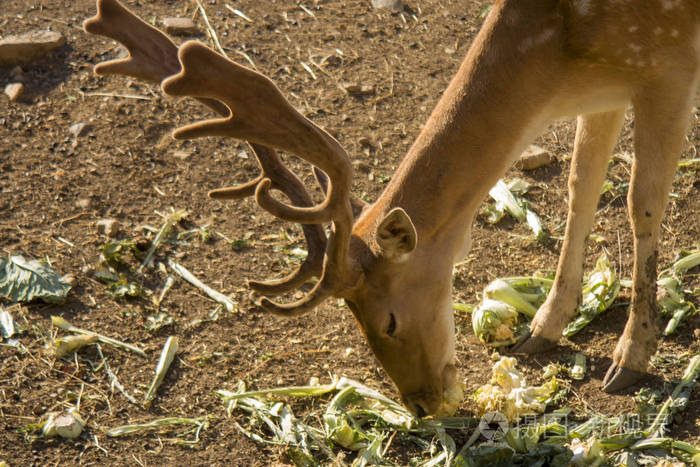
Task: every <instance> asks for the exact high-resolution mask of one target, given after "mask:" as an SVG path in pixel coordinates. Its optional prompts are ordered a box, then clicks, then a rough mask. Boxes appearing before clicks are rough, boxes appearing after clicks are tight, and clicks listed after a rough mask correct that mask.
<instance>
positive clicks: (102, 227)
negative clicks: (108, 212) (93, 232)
mask: <svg viewBox="0 0 700 467" xmlns="http://www.w3.org/2000/svg"><path fill="white" fill-rule="evenodd" d="M117 232H119V221H118V220H116V219H102V220H99V221H97V233H99V234H104V235H107V236H108V237H114V236H115V235H117Z"/></svg>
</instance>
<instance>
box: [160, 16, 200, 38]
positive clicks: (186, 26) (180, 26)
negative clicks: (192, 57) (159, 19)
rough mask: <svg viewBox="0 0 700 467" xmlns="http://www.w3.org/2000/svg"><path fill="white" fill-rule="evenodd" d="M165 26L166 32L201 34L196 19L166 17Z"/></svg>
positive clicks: (179, 34)
mask: <svg viewBox="0 0 700 467" xmlns="http://www.w3.org/2000/svg"><path fill="white" fill-rule="evenodd" d="M163 27H164V28H165V32H167V33H168V34H174V35H176V36H191V35H194V34H199V28H197V25H195V24H194V21H192V20H191V19H189V18H175V17H171V18H165V19H164V20H163Z"/></svg>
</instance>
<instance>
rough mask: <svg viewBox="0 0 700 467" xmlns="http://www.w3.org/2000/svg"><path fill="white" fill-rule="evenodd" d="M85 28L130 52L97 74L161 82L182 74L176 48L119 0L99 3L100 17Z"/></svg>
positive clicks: (87, 21)
mask: <svg viewBox="0 0 700 467" xmlns="http://www.w3.org/2000/svg"><path fill="white" fill-rule="evenodd" d="M83 28H84V29H85V31H86V32H89V33H91V34H99V35H101V36H106V37H109V38H110V39H114V40H115V41H117V42H120V43H121V44H123V45H124V46H125V47H126V49H127V50H128V51H129V57H128V58H125V59H118V60H110V61H108V62H104V63H100V64H99V65H97V66H96V67H95V73H97V74H98V75H107V74H119V75H127V76H133V77H134V78H139V79H145V80H147V81H153V82H156V83H160V82H161V81H162V80H163V79H164V78H166V77H168V76H170V75H173V74H175V73H177V72H178V71H180V63H179V62H178V60H177V46H176V45H175V44H173V42H172V41H171V40H170V39H169V38H168V36H166V35H165V34H163V33H162V32H160V31H159V30H158V29H156V28H154V27H153V26H151V25H150V24H148V23H146V22H144V21H143V20H141V18H139V17H138V16H136V15H134V14H133V13H132V12H130V11H129V10H128V9H126V8H125V7H124V6H123V5H121V4H120V3H119V2H118V1H117V0H97V14H96V15H95V16H93V17H92V18H89V19H87V20H85V22H84V23H83Z"/></svg>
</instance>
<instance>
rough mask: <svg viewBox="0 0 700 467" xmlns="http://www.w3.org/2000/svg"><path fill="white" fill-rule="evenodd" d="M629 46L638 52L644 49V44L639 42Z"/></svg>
mask: <svg viewBox="0 0 700 467" xmlns="http://www.w3.org/2000/svg"><path fill="white" fill-rule="evenodd" d="M628 47H629V48H630V49H631V50H632V51H633V52H634V53H636V54H638V53H639V52H641V51H642V46H641V45H638V44H629V45H628Z"/></svg>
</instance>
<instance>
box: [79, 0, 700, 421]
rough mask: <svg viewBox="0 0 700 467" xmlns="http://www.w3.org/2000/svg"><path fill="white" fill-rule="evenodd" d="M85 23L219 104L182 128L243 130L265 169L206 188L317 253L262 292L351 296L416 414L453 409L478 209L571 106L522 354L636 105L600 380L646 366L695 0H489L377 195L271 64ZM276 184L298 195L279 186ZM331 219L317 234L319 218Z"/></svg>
mask: <svg viewBox="0 0 700 467" xmlns="http://www.w3.org/2000/svg"><path fill="white" fill-rule="evenodd" d="M97 8H98V13H97V16H95V17H94V18H91V19H89V20H87V21H86V22H85V30H86V31H87V32H89V33H94V34H101V35H104V36H107V37H109V38H112V39H115V40H117V41H119V42H121V43H122V44H124V45H125V46H126V47H127V49H128V50H129V53H130V56H129V58H127V59H124V60H113V61H109V62H107V63H102V64H99V65H97V67H96V68H95V71H96V72H97V73H98V74H122V75H128V76H133V77H137V78H142V79H145V80H149V81H153V82H156V83H161V87H162V89H163V91H164V92H165V93H166V94H168V95H173V96H190V97H194V98H197V99H198V100H200V101H201V102H203V103H204V104H206V105H208V106H209V107H210V108H212V109H213V110H214V111H216V112H218V113H219V114H221V115H222V116H223V118H221V119H215V120H209V121H204V122H199V123H195V124H192V125H189V126H186V127H184V128H181V129H178V130H176V131H175V133H174V137H175V138H178V139H184V138H196V137H201V136H212V135H213V136H229V137H234V138H239V139H243V140H247V141H248V142H249V143H250V145H251V147H252V149H253V150H254V152H255V154H256V156H257V159H258V161H259V163H260V166H261V169H262V173H261V175H260V176H259V177H258V178H256V179H255V180H252V181H250V182H248V183H246V184H244V185H242V186H238V187H231V188H222V189H218V190H214V191H212V192H210V193H209V195H210V196H211V197H212V198H219V199H233V198H242V197H245V196H253V195H254V196H255V199H256V201H257V203H258V204H259V205H260V206H261V207H262V208H263V209H265V210H267V211H269V212H271V213H272V214H274V215H275V216H277V217H279V218H281V219H285V220H288V221H291V222H297V223H300V224H302V226H303V231H304V235H305V237H306V240H307V242H308V247H309V254H308V257H307V259H306V261H305V262H304V263H303V264H302V265H301V267H300V268H299V269H298V270H297V271H295V272H294V273H293V274H291V275H290V276H289V277H287V278H285V279H282V280H277V281H273V282H250V286H251V288H253V289H254V290H256V291H257V292H259V293H261V294H263V295H275V294H280V293H283V292H288V291H290V290H293V289H295V288H297V287H298V286H300V285H301V284H303V283H304V282H306V281H307V280H308V279H309V278H311V277H312V276H316V277H318V278H319V280H318V282H317V283H316V285H315V286H314V287H313V289H312V290H311V291H310V292H309V293H308V294H307V295H306V296H305V297H304V298H302V299H300V300H298V301H296V302H294V303H287V304H279V303H276V302H273V301H271V300H270V299H268V298H262V299H261V300H260V302H259V303H260V306H262V308H264V309H266V310H269V311H271V312H274V313H277V314H280V315H284V316H294V315H299V314H301V313H304V312H307V311H309V310H311V309H313V308H314V307H315V306H317V305H318V304H320V303H321V302H322V301H323V300H324V299H326V298H327V297H330V296H333V297H340V298H343V299H345V302H346V303H347V304H348V306H349V307H350V309H351V310H352V312H353V314H354V315H355V317H356V318H357V321H358V322H359V325H360V327H361V328H362V330H363V332H364V333H365V335H366V336H367V339H368V341H369V344H370V346H371V348H372V350H373V351H374V353H375V355H376V356H377V358H378V359H379V361H380V362H381V364H382V365H383V367H384V368H385V370H386V371H387V373H388V374H389V376H390V377H391V378H392V379H393V381H394V382H395V383H396V385H397V387H398V389H399V391H400V392H401V395H402V398H403V401H404V403H405V404H406V406H407V407H408V408H409V409H411V410H412V411H413V412H414V413H416V414H418V415H423V414H430V413H446V412H452V411H454V410H455V409H456V406H457V404H458V403H459V401H460V399H461V397H462V394H461V385H460V381H459V378H458V375H457V370H456V368H455V354H454V332H455V331H454V322H453V316H452V309H451V302H450V300H451V299H450V295H451V288H452V268H453V264H454V263H455V261H456V260H458V259H460V258H461V257H463V255H465V254H466V253H467V251H468V250H469V246H470V241H469V239H470V229H471V224H472V222H473V220H474V216H475V214H476V212H477V208H478V207H479V204H480V203H481V202H482V200H483V199H484V197H485V196H486V194H487V192H488V191H489V189H490V188H491V187H492V186H493V185H494V184H495V183H496V181H497V180H498V178H499V177H501V176H502V175H503V173H504V172H505V171H506V169H507V168H508V167H509V166H510V165H511V164H512V163H513V161H514V160H515V159H516V158H517V156H518V155H519V154H520V153H521V152H522V150H523V149H524V148H525V147H526V146H527V144H528V143H529V142H530V141H531V140H532V139H534V138H535V137H536V136H537V135H538V134H540V133H541V132H543V131H544V129H545V128H546V127H547V125H548V124H550V123H551V122H552V121H554V120H556V119H559V118H561V117H565V116H574V115H578V123H577V125H578V126H577V131H576V141H575V148H574V154H573V160H572V165H571V175H570V178H569V213H568V220H567V225H566V238H565V240H564V244H563V248H562V252H561V257H560V259H559V265H558V268H557V274H556V279H555V282H554V286H553V288H552V290H551V292H550V294H549V296H548V298H547V301H546V302H545V303H544V305H542V307H541V308H540V310H539V311H538V312H537V315H536V316H535V318H534V320H533V321H532V325H531V328H530V332H529V333H528V335H527V336H526V337H525V338H524V339H522V340H521V341H520V342H519V343H518V344H516V348H515V351H517V352H525V353H531V352H539V351H544V350H547V349H550V348H552V347H554V346H555V345H556V343H557V341H558V339H559V336H561V332H562V330H563V328H564V326H565V325H566V324H567V322H568V321H569V320H570V319H571V318H572V316H573V315H574V314H575V312H576V307H577V304H578V302H579V300H580V294H581V280H582V274H583V273H582V262H583V255H584V240H585V238H586V236H587V235H588V233H589V231H590V229H591V227H592V223H593V216H594V212H595V208H596V204H597V200H598V197H599V193H600V187H601V185H602V182H603V179H604V175H605V171H606V167H607V162H608V159H609V157H610V155H611V153H612V150H613V147H614V144H615V141H616V138H617V135H618V133H619V131H620V128H621V126H622V123H623V115H624V112H625V108H626V107H627V106H628V105H629V104H630V103H631V104H632V105H633V107H634V110H635V113H636V123H635V159H634V163H633V165H632V178H631V183H630V188H629V194H628V204H629V212H630V219H631V223H632V229H633V233H634V255H635V256H634V258H635V259H634V276H633V278H634V288H633V292H632V304H631V312H630V317H629V319H628V321H627V325H626V326H625V330H624V332H623V335H622V337H621V338H620V340H619V342H618V344H617V348H616V349H615V352H614V354H613V363H612V365H611V367H610V369H609V370H608V373H607V374H606V376H605V380H604V390H606V391H609V392H610V391H617V390H619V389H621V388H624V387H626V386H628V385H630V384H632V383H634V382H635V381H636V380H638V379H639V378H640V376H641V375H643V373H644V372H645V371H646V368H647V362H648V360H649V357H650V356H651V355H652V353H653V352H654V350H655V348H656V333H657V323H656V321H657V310H656V303H655V290H656V260H657V239H658V237H659V224H660V222H661V218H662V216H663V213H664V210H665V207H666V204H667V197H668V193H669V190H670V186H671V182H672V179H673V176H674V172H675V168H676V164H677V161H678V158H679V157H680V154H681V151H682V145H683V137H684V135H685V132H686V131H687V128H688V123H689V118H688V117H689V113H690V111H691V108H692V105H693V100H694V98H695V93H696V89H697V87H698V81H699V77H700V0H649V1H646V2H638V1H632V0H499V1H496V3H495V4H494V5H493V8H492V11H491V12H490V14H489V16H488V18H487V19H486V21H485V23H484V25H483V27H482V29H481V32H480V33H479V34H478V36H477V37H476V39H475V40H474V43H473V44H472V46H471V48H470V50H469V52H468V53H467V56H466V58H465V59H464V62H463V63H462V65H461V66H460V68H459V70H458V71H457V74H456V76H455V77H454V78H453V79H452V82H451V83H450V85H449V87H448V88H447V90H446V91H445V92H444V94H443V95H442V97H441V99H440V100H439V102H438V104H437V106H436V107H435V110H434V111H433V113H432V115H431V116H430V118H429V119H428V122H427V123H426V125H425V127H424V128H423V130H422V131H421V133H420V135H419V136H418V139H417V140H416V141H415V143H414V144H413V146H412V147H411V149H410V150H409V152H408V154H407V155H406V157H405V159H404V161H403V163H402V164H401V166H400V167H399V168H398V170H397V172H396V174H395V175H394V176H393V177H392V179H391V182H390V183H389V184H388V186H387V187H386V189H385V190H384V192H383V193H382V194H381V196H380V197H379V199H377V201H376V202H374V203H373V204H370V205H367V204H364V203H363V202H361V201H359V200H357V199H355V198H354V197H353V196H352V194H351V192H350V184H351V180H352V165H351V164H350V160H349V158H348V156H347V154H346V153H345V151H344V150H343V149H342V148H341V147H340V145H339V144H338V142H337V141H336V140H335V139H333V138H332V137H331V136H330V135H329V134H328V133H326V132H325V131H324V130H322V129H321V128H319V127H318V126H316V125H314V124H313V123H312V122H311V121H309V120H308V119H307V118H305V117H304V116H303V115H301V114H300V113H298V112H297V111H296V110H295V109H294V108H293V107H292V106H291V105H290V104H289V103H288V102H287V101H286V100H285V99H284V97H282V95H281V93H280V91H279V90H278V89H277V87H275V85H274V84H273V83H272V82H271V81H270V80H269V79H268V78H266V77H265V76H263V75H261V74H259V73H256V72H254V71H251V70H249V69H247V68H245V67H243V66H240V65H238V64H236V63H234V62H232V61H230V60H228V59H226V58H224V57H222V56H221V55H218V54H217V53H215V52H213V51H212V50H210V49H208V48H207V47H205V46H204V45H202V44H200V43H198V42H194V41H191V42H186V43H185V44H183V45H182V46H180V47H179V48H178V47H176V46H175V45H174V44H173V43H172V42H171V41H170V39H168V38H167V37H166V36H165V35H164V34H162V33H161V32H160V31H158V30H157V29H155V28H153V27H151V26H150V25H148V24H146V23H144V22H143V21H141V20H140V19H138V18H137V17H136V16H134V15H133V14H131V13H130V12H129V11H128V10H126V9H125V8H124V7H123V6H121V5H120V4H119V3H118V2H117V0H98V1H97ZM276 150H283V151H287V152H289V153H293V154H295V155H297V156H299V157H301V158H303V159H305V160H306V161H308V162H310V163H311V164H312V165H313V166H315V168H316V169H315V172H316V175H317V178H318V180H319V183H320V184H321V186H322V187H323V188H324V191H325V194H326V196H325V200H324V201H323V202H322V203H321V204H319V205H315V206H314V205H313V203H312V201H311V197H310V196H309V194H308V192H307V191H306V189H305V187H304V186H303V184H302V183H301V182H300V180H299V179H298V178H297V177H296V176H294V175H293V174H292V173H291V172H290V171H289V170H288V169H286V168H285V167H284V166H283V165H282V163H281V161H280V159H279V157H278V155H277V153H276ZM272 189H276V190H278V191H281V192H283V193H284V194H285V195H286V196H287V197H288V198H289V200H290V201H291V203H292V204H293V205H289V204H285V203H283V202H281V201H279V200H277V199H276V198H274V197H272V196H271V194H270V191H271V190H272ZM327 222H331V223H332V232H331V234H330V236H329V237H328V238H326V236H325V234H324V231H323V229H322V227H321V225H322V224H323V223H327Z"/></svg>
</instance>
